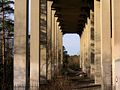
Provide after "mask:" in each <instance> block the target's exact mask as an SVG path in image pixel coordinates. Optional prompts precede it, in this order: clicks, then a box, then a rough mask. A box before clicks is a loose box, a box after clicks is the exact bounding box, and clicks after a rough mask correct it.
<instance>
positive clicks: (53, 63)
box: [51, 10, 55, 79]
mask: <svg viewBox="0 0 120 90" xmlns="http://www.w3.org/2000/svg"><path fill="white" fill-rule="evenodd" d="M51 13H52V16H51V17H52V78H53V79H54V75H55V74H54V73H55V67H54V65H55V17H54V14H55V11H54V10H52V11H51Z"/></svg>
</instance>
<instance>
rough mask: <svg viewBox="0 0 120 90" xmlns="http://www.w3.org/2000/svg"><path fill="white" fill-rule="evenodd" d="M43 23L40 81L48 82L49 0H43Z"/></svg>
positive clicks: (41, 25)
mask: <svg viewBox="0 0 120 90" xmlns="http://www.w3.org/2000/svg"><path fill="white" fill-rule="evenodd" d="M40 7H41V15H40V19H41V24H40V28H41V30H40V33H41V34H40V38H41V40H40V49H41V53H40V55H41V57H40V76H41V77H40V81H41V84H42V83H46V80H47V67H48V65H47V59H46V58H47V57H46V48H47V1H46V0H41V6H40Z"/></svg>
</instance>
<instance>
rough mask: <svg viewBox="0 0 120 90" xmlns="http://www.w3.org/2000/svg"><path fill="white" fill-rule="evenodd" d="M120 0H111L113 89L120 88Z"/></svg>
mask: <svg viewBox="0 0 120 90" xmlns="http://www.w3.org/2000/svg"><path fill="white" fill-rule="evenodd" d="M119 8H120V0H111V14H112V15H111V17H112V66H113V67H112V75H113V78H112V79H113V80H112V81H113V90H120V81H119V80H120V79H119V78H120V72H119V68H120V35H119V34H120V12H119V11H118V9H119Z"/></svg>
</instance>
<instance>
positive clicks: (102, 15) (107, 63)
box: [80, 0, 120, 90]
mask: <svg viewBox="0 0 120 90" xmlns="http://www.w3.org/2000/svg"><path fill="white" fill-rule="evenodd" d="M119 7H120V1H119V0H94V40H93V43H92V42H91V41H92V40H91V38H90V36H91V34H92V33H90V31H91V24H89V21H91V18H89V19H88V21H87V23H86V25H85V28H84V31H83V33H82V35H81V41H80V42H81V59H80V62H81V68H82V69H83V71H84V72H86V73H87V74H88V75H90V76H91V74H92V73H93V75H94V76H93V77H94V80H95V83H96V84H101V85H102V90H119V89H120V74H119V70H118V68H120V39H119V38H120V36H119V33H120V30H119V28H120V12H119V11H118V8H119ZM90 16H91V13H90ZM89 25H90V26H89ZM89 35H90V36H89ZM90 42H91V43H92V44H93V45H94V47H93V50H94V52H93V53H94V55H95V57H94V63H93V64H92V63H91V62H90V61H91V60H92V59H91V58H90V57H91V54H90V52H92V51H91V50H90V49H91V48H92V47H91V43H90ZM89 55H90V56H89ZM90 59H91V60H90ZM92 68H93V69H92ZM87 70H88V71H90V72H88V71H87ZM92 70H93V71H92Z"/></svg>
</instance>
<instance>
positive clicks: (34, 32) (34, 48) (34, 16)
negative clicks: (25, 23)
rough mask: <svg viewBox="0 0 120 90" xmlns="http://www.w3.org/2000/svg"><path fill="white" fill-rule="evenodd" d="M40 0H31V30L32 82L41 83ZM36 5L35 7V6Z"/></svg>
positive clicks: (33, 83) (32, 83)
mask: <svg viewBox="0 0 120 90" xmlns="http://www.w3.org/2000/svg"><path fill="white" fill-rule="evenodd" d="M39 2H40V0H31V23H30V25H31V30H30V35H31V36H30V83H31V85H36V84H38V85H39V61H40V48H39V45H40V39H39V36H40V30H39V29H40V28H39V27H40V18H39V15H40V12H39V11H40V10H39V9H40V7H39ZM33 7H34V8H33Z"/></svg>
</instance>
